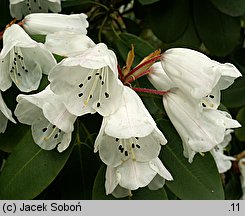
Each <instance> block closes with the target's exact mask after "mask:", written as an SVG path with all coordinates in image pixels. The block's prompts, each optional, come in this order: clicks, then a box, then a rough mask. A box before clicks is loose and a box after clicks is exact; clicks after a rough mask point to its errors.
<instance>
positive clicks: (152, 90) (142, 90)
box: [132, 88, 168, 95]
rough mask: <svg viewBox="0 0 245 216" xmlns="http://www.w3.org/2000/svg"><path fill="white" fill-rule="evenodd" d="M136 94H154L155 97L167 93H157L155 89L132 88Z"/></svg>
mask: <svg viewBox="0 0 245 216" xmlns="http://www.w3.org/2000/svg"><path fill="white" fill-rule="evenodd" d="M132 89H133V90H134V91H136V92H143V93H149V94H156V95H165V94H167V93H168V91H159V90H155V89H147V88H132Z"/></svg>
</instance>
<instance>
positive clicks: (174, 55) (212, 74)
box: [161, 48, 221, 99]
mask: <svg viewBox="0 0 245 216" xmlns="http://www.w3.org/2000/svg"><path fill="white" fill-rule="evenodd" d="M161 63H162V66H163V69H164V70H165V72H166V74H167V75H168V76H169V78H170V79H171V80H172V81H173V82H174V84H175V85H176V86H177V87H178V88H180V89H181V90H182V91H184V92H185V93H186V94H191V95H192V96H193V97H195V98H198V99H201V98H203V97H205V96H206V95H208V94H209V93H210V92H211V91H212V89H213V87H214V86H215V85H216V84H217V83H218V81H219V79H220V77H221V73H220V72H219V71H217V70H215V71H214V70H213V67H215V66H216V65H217V63H216V62H214V61H212V60H211V59H210V58H208V57H207V56H205V55H204V54H202V53H200V52H197V51H194V50H191V49H186V48H172V49H169V50H167V51H166V52H165V53H163V54H162V60H161Z"/></svg>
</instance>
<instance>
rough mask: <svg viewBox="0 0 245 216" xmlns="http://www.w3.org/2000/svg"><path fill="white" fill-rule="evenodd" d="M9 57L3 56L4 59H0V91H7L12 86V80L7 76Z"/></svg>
mask: <svg viewBox="0 0 245 216" xmlns="http://www.w3.org/2000/svg"><path fill="white" fill-rule="evenodd" d="M9 57H10V56H9V55H7V56H5V58H3V59H0V89H1V90H2V91H6V90H7V89H9V88H10V87H11V85H12V79H11V78H10V75H9V71H10V69H9V66H10V61H9Z"/></svg>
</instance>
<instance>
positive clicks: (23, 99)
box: [15, 86, 76, 133]
mask: <svg viewBox="0 0 245 216" xmlns="http://www.w3.org/2000/svg"><path fill="white" fill-rule="evenodd" d="M17 101H18V104H17V106H16V110H15V115H16V116H17V118H18V120H19V121H20V122H22V123H25V124H32V123H33V121H34V120H33V118H35V116H36V115H38V116H39V115H44V116H45V118H47V119H48V121H49V122H51V123H52V124H53V125H56V126H57V127H58V128H59V129H61V130H62V131H64V132H66V133H69V132H71V131H73V129H74V128H73V124H74V122H75V120H76V116H74V115H72V114H70V113H69V112H68V111H67V109H66V108H65V106H64V104H63V103H62V102H61V101H60V98H59V97H58V96H56V95H55V94H54V93H53V92H52V91H51V90H50V88H49V86H47V88H46V89H45V90H43V91H42V92H39V93H37V94H33V95H19V96H18V97H17ZM40 113H42V114H40ZM31 114H33V115H31Z"/></svg>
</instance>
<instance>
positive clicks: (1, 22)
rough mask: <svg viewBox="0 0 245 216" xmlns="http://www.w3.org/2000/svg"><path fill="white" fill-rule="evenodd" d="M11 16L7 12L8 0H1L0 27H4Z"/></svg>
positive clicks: (10, 19)
mask: <svg viewBox="0 0 245 216" xmlns="http://www.w3.org/2000/svg"><path fill="white" fill-rule="evenodd" d="M12 20H13V18H12V17H11V15H10V12H9V1H8V0H1V1H0V27H5V26H6V25H7V24H8V23H10V22H11V21H12Z"/></svg>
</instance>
